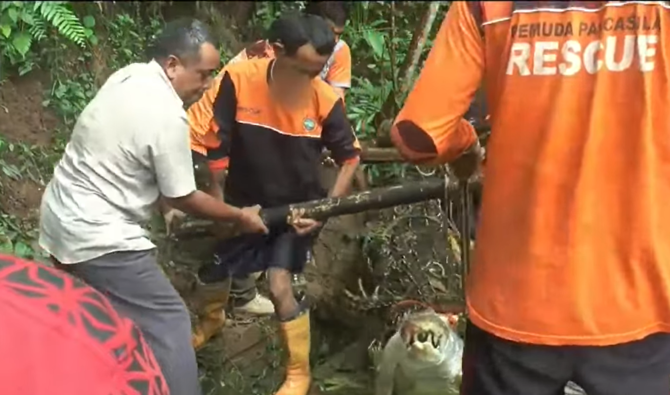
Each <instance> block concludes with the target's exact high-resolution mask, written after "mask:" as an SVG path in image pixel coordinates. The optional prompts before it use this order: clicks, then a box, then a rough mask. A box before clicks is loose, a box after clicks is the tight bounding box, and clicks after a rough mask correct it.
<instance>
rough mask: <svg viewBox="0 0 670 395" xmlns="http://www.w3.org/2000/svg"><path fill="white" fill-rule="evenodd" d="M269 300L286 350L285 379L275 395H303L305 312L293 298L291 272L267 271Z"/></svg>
mask: <svg viewBox="0 0 670 395" xmlns="http://www.w3.org/2000/svg"><path fill="white" fill-rule="evenodd" d="M268 277H269V278H270V295H271V296H270V297H271V299H272V302H273V303H274V304H275V309H276V312H277V317H278V318H279V321H280V327H281V332H282V335H283V337H284V342H285V344H286V348H287V349H288V361H287V363H286V378H285V380H284V384H282V386H281V388H279V391H277V393H276V395H307V392H308V391H309V387H310V385H311V382H312V376H311V372H310V366H309V351H310V323H309V312H308V311H307V310H306V309H302V308H301V307H300V305H299V304H298V302H297V301H296V300H295V297H294V296H293V289H292V288H291V277H292V275H291V273H290V272H289V271H288V270H286V269H281V268H270V269H269V270H268Z"/></svg>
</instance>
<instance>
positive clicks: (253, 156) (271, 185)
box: [199, 15, 359, 395]
mask: <svg viewBox="0 0 670 395" xmlns="http://www.w3.org/2000/svg"><path fill="white" fill-rule="evenodd" d="M269 40H270V42H271V43H272V44H273V46H274V51H275V53H276V55H277V56H276V58H275V59H253V60H249V61H246V62H240V63H237V64H232V65H229V66H227V67H226V70H225V72H224V75H223V78H222V79H221V86H220V88H219V91H218V94H217V97H216V100H215V102H214V118H215V120H216V123H217V125H218V126H219V132H218V135H219V137H220V139H221V143H220V146H219V150H220V152H221V153H222V154H225V155H226V156H228V157H229V158H230V167H229V169H228V175H227V177H226V181H225V200H226V201H227V202H228V203H230V204H231V205H234V206H239V207H241V206H247V205H250V204H251V205H260V206H261V207H264V208H265V207H277V206H283V205H288V204H292V203H298V202H304V201H309V200H314V199H320V198H324V197H326V196H327V192H326V191H325V190H324V189H323V188H322V186H321V180H320V178H319V165H320V163H321V152H322V150H323V148H324V147H325V148H327V149H329V150H330V152H331V153H332V155H333V158H334V159H335V160H336V161H337V163H339V164H340V165H341V168H340V171H339V174H338V177H337V179H336V181H335V185H334V186H333V188H332V190H331V191H330V195H331V196H342V195H344V194H346V193H347V191H348V188H349V186H350V185H351V180H352V177H353V175H354V172H355V171H356V167H357V165H358V161H359V150H358V149H357V148H356V146H355V137H354V134H353V132H352V129H351V125H349V122H348V120H347V117H346V115H345V111H344V104H343V103H342V99H341V98H339V97H338V96H337V94H336V93H335V92H333V90H332V88H331V87H330V86H328V84H327V83H325V82H324V81H323V80H321V79H320V78H317V77H318V75H319V72H320V70H321V69H322V68H323V66H324V64H325V63H326V62H327V61H328V58H329V56H330V55H331V54H332V52H333V49H334V47H335V37H334V35H333V33H332V31H331V29H330V28H329V26H328V24H327V22H326V21H325V20H323V19H322V18H320V17H317V16H314V15H298V16H285V17H282V18H280V19H278V20H276V21H274V22H273V23H272V25H271V27H270V30H269ZM292 225H293V227H291V226H289V225H288V224H287V225H285V226H280V227H277V228H271V229H270V233H269V234H268V235H258V236H250V235H247V236H240V237H237V238H233V239H228V240H224V241H222V242H221V244H220V246H219V247H218V250H217V254H216V257H215V264H210V265H206V266H203V267H202V268H201V270H200V273H199V277H200V279H201V281H204V282H205V283H208V282H216V281H221V280H222V279H224V278H226V277H228V276H231V275H234V276H246V275H248V274H249V273H253V272H258V271H265V270H267V275H268V279H269V283H270V294H271V300H272V302H273V304H274V307H275V312H276V315H277V317H278V319H279V320H280V322H281V332H282V334H283V337H284V339H285V342H286V346H287V348H288V363H287V368H286V369H287V370H286V380H285V382H284V384H283V385H282V387H281V388H280V389H279V392H278V393H277V394H279V395H306V394H307V391H308V389H309V386H310V381H311V375H310V368H309V350H310V323H309V314H308V310H307V309H306V307H305V306H300V305H299V303H298V302H297V301H296V299H295V297H294V295H293V290H292V287H291V278H292V274H293V273H300V272H302V270H303V267H304V265H305V262H306V260H307V255H308V253H309V251H310V249H311V246H312V242H313V240H314V238H315V237H316V234H317V232H316V230H317V228H318V227H319V226H320V224H319V223H317V222H315V221H313V220H307V219H302V220H299V221H292Z"/></svg>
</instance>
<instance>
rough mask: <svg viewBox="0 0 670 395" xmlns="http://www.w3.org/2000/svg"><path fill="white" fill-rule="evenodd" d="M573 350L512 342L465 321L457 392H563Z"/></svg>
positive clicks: (470, 394) (489, 394)
mask: <svg viewBox="0 0 670 395" xmlns="http://www.w3.org/2000/svg"><path fill="white" fill-rule="evenodd" d="M573 351H574V350H573V349H571V348H568V349H564V348H561V347H549V346H536V345H530V344H521V343H514V342H511V341H507V340H503V339H500V338H497V337H495V336H493V335H491V334H488V333H486V332H484V331H482V330H481V329H479V328H477V327H475V326H474V325H472V324H471V323H468V327H467V329H466V334H465V350H464V353H463V381H462V384H461V395H563V393H564V387H565V384H566V383H567V382H568V381H569V380H570V379H571V376H572V366H571V361H570V357H571V356H570V353H571V352H573ZM608 395H610V394H608Z"/></svg>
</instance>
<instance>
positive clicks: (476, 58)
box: [391, 1, 484, 164]
mask: <svg viewBox="0 0 670 395" xmlns="http://www.w3.org/2000/svg"><path fill="white" fill-rule="evenodd" d="M483 70H484V43H483V39H482V36H481V33H480V30H479V26H478V25H477V22H476V21H475V19H474V18H473V16H472V14H471V13H470V10H469V8H468V5H467V2H465V1H455V2H453V3H451V7H450V9H449V12H448V13H447V16H446V18H445V20H444V22H443V23H442V26H441V27H440V31H439V32H438V33H437V37H436V38H435V42H434V44H433V48H432V50H431V51H430V54H429V55H428V59H427V60H426V63H425V65H424V67H423V70H422V71H421V75H420V76H419V78H418V80H417V81H416V84H415V85H414V88H413V89H412V91H411V92H410V94H409V96H408V97H407V100H406V101H405V105H404V106H403V108H402V110H401V111H400V113H399V114H398V117H397V118H396V119H395V121H394V125H393V127H392V128H391V139H392V141H393V144H394V145H395V146H396V147H397V148H398V150H399V151H400V153H401V154H402V155H403V157H405V158H406V159H407V160H409V161H410V162H415V163H428V164H442V163H448V162H451V161H453V160H454V159H456V158H457V157H459V156H460V155H461V154H462V153H463V152H464V151H465V150H467V149H468V148H469V147H470V146H471V145H472V144H473V143H474V142H475V140H476V138H477V135H476V134H475V131H474V128H473V127H472V125H470V123H468V122H467V121H466V120H465V119H463V115H464V114H465V112H466V111H467V110H468V108H469V106H470V103H471V102H472V99H473V97H474V95H475V91H476V90H477V89H478V88H479V85H480V83H481V80H482V76H483Z"/></svg>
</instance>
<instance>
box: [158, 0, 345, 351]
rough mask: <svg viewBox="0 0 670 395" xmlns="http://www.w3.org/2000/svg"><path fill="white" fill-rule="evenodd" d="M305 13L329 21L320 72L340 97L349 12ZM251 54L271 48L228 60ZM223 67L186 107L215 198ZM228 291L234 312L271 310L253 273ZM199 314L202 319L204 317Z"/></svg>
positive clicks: (313, 5) (317, 8)
mask: <svg viewBox="0 0 670 395" xmlns="http://www.w3.org/2000/svg"><path fill="white" fill-rule="evenodd" d="M305 14H307V15H316V16H320V17H322V18H324V19H325V20H326V21H327V22H328V24H329V25H330V28H331V29H332V31H333V34H335V38H336V40H337V44H336V45H335V50H334V51H333V54H332V55H331V56H330V57H329V58H328V61H327V62H326V65H325V66H324V68H323V69H322V70H321V74H320V76H321V78H323V79H324V80H325V81H326V82H328V84H330V85H331V86H332V87H333V88H335V90H336V92H338V94H340V95H341V96H342V97H344V91H345V90H346V89H348V88H349V87H351V50H350V49H349V46H348V45H347V44H346V43H345V42H344V41H343V40H340V39H339V38H340V36H341V35H342V33H343V31H344V26H345V25H346V23H347V19H348V16H349V10H348V5H347V2H344V1H311V2H308V3H307V6H306V7H305ZM255 58H274V50H273V49H272V45H270V44H269V43H268V41H267V40H261V41H258V42H256V43H255V44H254V45H252V46H251V47H249V48H247V49H245V50H243V51H242V52H240V53H239V54H238V55H237V56H236V57H235V58H233V59H232V60H231V61H230V62H229V63H228V64H233V63H237V62H240V61H246V60H249V59H255ZM224 71H225V70H222V71H221V73H219V75H218V76H217V79H216V80H215V81H214V83H213V84H212V86H211V88H209V89H208V90H207V92H205V94H204V95H203V96H202V97H201V98H200V100H198V102H197V103H195V104H194V105H192V106H191V107H190V108H189V109H188V121H189V126H190V135H191V151H193V155H195V157H196V158H197V159H198V160H199V161H201V162H203V163H204V162H206V163H208V167H209V170H210V174H211V179H210V181H209V185H208V186H207V187H206V188H204V189H203V190H204V191H205V192H207V193H209V194H210V195H212V196H214V197H216V198H217V199H223V190H222V188H221V184H222V183H223V179H224V174H225V172H226V168H227V167H228V158H227V157H225V155H223V154H221V153H220V151H219V150H217V148H218V146H219V139H218V137H217V136H216V133H217V131H218V126H217V125H216V122H215V121H214V119H213V114H212V107H213V104H214V99H215V98H216V95H217V93H218V90H219V82H220V79H221V78H222V77H223V73H224ZM356 144H358V142H357V143H356ZM167 210H169V211H167ZM164 212H166V214H165V218H166V223H167V226H168V227H169V224H170V222H171V220H172V217H173V216H174V215H175V214H176V210H170V209H169V208H164ZM176 215H179V214H176ZM230 293H231V296H232V300H233V308H234V310H235V311H237V312H243V313H250V314H257V315H268V314H272V313H273V312H274V306H273V305H272V303H271V302H270V300H268V299H267V298H266V297H264V296H263V295H261V294H259V293H258V291H257V288H256V277H255V276H254V275H250V276H247V277H240V278H234V279H233V280H232V286H231V290H230ZM216 315H217V317H216V318H215V319H217V320H218V315H219V314H218V313H216ZM202 318H203V319H206V317H202ZM198 346H199V344H198Z"/></svg>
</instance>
